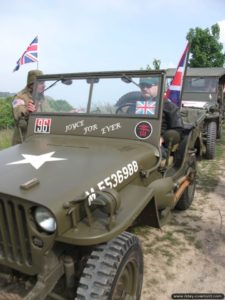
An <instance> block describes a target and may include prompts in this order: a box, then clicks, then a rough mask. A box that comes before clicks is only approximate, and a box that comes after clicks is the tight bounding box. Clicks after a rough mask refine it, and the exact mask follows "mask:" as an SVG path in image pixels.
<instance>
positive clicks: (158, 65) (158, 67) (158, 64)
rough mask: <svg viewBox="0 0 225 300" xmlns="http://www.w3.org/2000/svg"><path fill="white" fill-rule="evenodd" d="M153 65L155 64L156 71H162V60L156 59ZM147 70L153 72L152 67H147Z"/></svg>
mask: <svg viewBox="0 0 225 300" xmlns="http://www.w3.org/2000/svg"><path fill="white" fill-rule="evenodd" d="M152 64H153V67H154V70H159V69H160V65H161V60H160V59H157V58H154V60H153V62H152ZM146 70H149V71H150V70H152V68H151V66H150V65H147V66H146Z"/></svg>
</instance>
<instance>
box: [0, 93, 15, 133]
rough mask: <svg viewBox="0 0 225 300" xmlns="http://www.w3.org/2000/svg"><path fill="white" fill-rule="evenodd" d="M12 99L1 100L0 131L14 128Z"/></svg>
mask: <svg viewBox="0 0 225 300" xmlns="http://www.w3.org/2000/svg"><path fill="white" fill-rule="evenodd" d="M11 101H12V97H7V98H2V99H0V129H3V128H8V127H12V126H14V119H13V114H12V104H11Z"/></svg>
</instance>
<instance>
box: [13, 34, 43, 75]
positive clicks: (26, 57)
mask: <svg viewBox="0 0 225 300" xmlns="http://www.w3.org/2000/svg"><path fill="white" fill-rule="evenodd" d="M31 62H38V37H37V36H36V38H34V40H33V41H32V42H31V43H30V45H29V46H28V47H27V49H26V51H25V52H24V53H23V55H22V56H21V57H20V59H19V60H18V61H17V65H16V67H15V68H14V70H13V72H15V71H18V70H19V68H20V66H21V65H24V64H27V63H31Z"/></svg>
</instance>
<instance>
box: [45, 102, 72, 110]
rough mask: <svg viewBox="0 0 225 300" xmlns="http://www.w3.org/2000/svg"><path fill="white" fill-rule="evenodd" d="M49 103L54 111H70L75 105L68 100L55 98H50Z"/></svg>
mask: <svg viewBox="0 0 225 300" xmlns="http://www.w3.org/2000/svg"><path fill="white" fill-rule="evenodd" d="M48 101H49V104H50V106H51V108H52V109H53V111H55V112H56V111H58V112H69V111H71V110H72V109H73V107H72V106H71V105H70V104H69V103H68V102H67V101H66V100H53V99H49V100H48Z"/></svg>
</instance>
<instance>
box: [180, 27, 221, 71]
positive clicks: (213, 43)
mask: <svg viewBox="0 0 225 300" xmlns="http://www.w3.org/2000/svg"><path fill="white" fill-rule="evenodd" d="M186 38H187V40H188V41H189V42H190V43H191V49H190V59H189V66H190V67H194V68H196V67H223V66H224V64H225V53H224V52H223V44H222V43H220V42H219V38H220V28H219V25H218V24H215V25H213V26H211V30H210V29H209V28H206V29H201V28H199V27H196V28H195V29H193V28H191V29H190V30H189V32H188V33H187V36H186Z"/></svg>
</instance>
